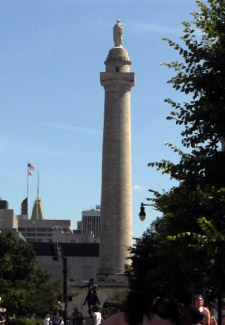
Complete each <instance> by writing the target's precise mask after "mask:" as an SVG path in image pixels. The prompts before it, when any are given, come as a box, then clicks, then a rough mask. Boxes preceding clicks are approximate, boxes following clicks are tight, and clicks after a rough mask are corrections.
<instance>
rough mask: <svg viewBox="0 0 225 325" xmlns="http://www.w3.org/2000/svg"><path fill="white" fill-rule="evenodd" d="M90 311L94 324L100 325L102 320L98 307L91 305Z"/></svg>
mask: <svg viewBox="0 0 225 325" xmlns="http://www.w3.org/2000/svg"><path fill="white" fill-rule="evenodd" d="M91 311H92V319H93V323H94V325H100V324H101V322H102V314H101V313H100V312H99V307H98V306H93V307H92V309H91Z"/></svg>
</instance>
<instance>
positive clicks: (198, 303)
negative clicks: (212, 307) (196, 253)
mask: <svg viewBox="0 0 225 325" xmlns="http://www.w3.org/2000/svg"><path fill="white" fill-rule="evenodd" d="M194 302H195V307H196V308H198V310H199V311H200V313H202V314H203V315H204V318H203V320H202V321H201V324H202V325H210V313H209V310H208V308H206V307H205V306H204V299H203V297H202V295H196V296H195V301H194Z"/></svg>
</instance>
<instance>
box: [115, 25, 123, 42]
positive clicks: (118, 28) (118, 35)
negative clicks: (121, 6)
mask: <svg viewBox="0 0 225 325" xmlns="http://www.w3.org/2000/svg"><path fill="white" fill-rule="evenodd" d="M113 40H114V44H115V46H122V40H123V25H122V24H121V22H120V20H117V22H116V24H115V25H114V26H113Z"/></svg>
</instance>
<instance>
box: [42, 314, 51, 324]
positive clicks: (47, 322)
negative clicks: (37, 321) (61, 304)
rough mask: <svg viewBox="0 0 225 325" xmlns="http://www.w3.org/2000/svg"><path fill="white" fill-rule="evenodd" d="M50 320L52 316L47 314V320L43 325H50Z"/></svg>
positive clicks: (44, 320)
mask: <svg viewBox="0 0 225 325" xmlns="http://www.w3.org/2000/svg"><path fill="white" fill-rule="evenodd" d="M50 320H51V318H50V314H48V313H47V314H46V315H45V318H44V319H43V325H50Z"/></svg>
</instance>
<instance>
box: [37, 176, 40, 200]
mask: <svg viewBox="0 0 225 325" xmlns="http://www.w3.org/2000/svg"><path fill="white" fill-rule="evenodd" d="M39 183H40V179H39V171H38V183H37V200H39Z"/></svg>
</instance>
